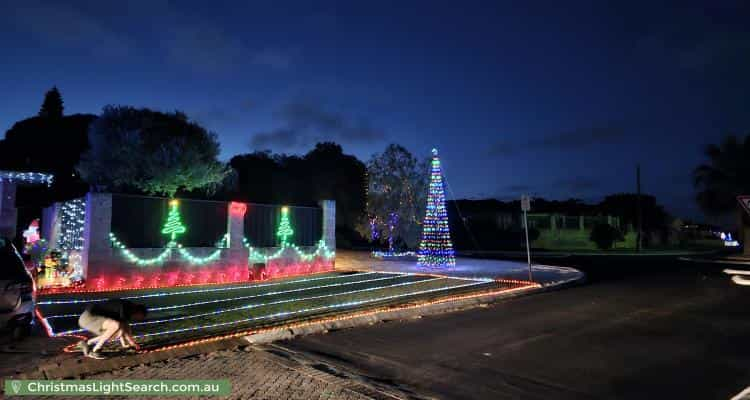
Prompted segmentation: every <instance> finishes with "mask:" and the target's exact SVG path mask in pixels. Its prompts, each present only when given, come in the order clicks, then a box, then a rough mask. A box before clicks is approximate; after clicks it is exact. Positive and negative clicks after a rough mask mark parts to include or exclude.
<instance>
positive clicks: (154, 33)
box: [0, 1, 750, 217]
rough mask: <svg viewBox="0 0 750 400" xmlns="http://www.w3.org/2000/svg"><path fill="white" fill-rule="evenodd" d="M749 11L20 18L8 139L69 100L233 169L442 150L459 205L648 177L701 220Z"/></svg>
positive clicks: (676, 207) (16, 18)
mask: <svg viewBox="0 0 750 400" xmlns="http://www.w3.org/2000/svg"><path fill="white" fill-rule="evenodd" d="M351 3H356V4H351ZM606 3H618V4H616V5H613V4H606ZM709 3H720V4H721V5H711V6H706V5H705V4H709ZM742 3H743V2H741V1H736V2H734V1H720V2H687V1H677V2H673V3H661V2H655V1H649V2H643V3H637V2H603V1H592V2H580V3H574V2H500V1H487V2H471V1H463V2H445V3H441V2H435V1H430V2H419V3H417V2H369V3H368V5H366V4H365V3H363V2H340V3H333V2H332V3H326V2H319V1H315V2H309V1H305V2H299V3H286V2H265V4H251V3H250V2H231V3H224V2H220V1H195V2H193V1H190V2H188V1H174V2H159V1H143V2H139V1H133V2H117V3H115V2H102V1H88V2H72V3H69V2H59V1H57V2H38V1H22V2H21V1H19V2H10V1H9V2H3V3H2V4H0V26H2V28H0V29H1V32H0V33H2V34H1V35H0V49H2V51H1V52H0V54H1V56H0V60H2V62H0V88H2V93H3V96H2V99H1V100H0V128H2V129H3V130H5V129H7V128H9V127H10V126H11V125H12V124H13V122H15V121H16V120H19V119H22V118H25V117H28V116H31V115H33V114H35V113H36V112H37V111H38V109H39V105H40V103H41V99H42V95H43V93H44V91H45V90H47V89H49V87H51V86H52V85H57V86H58V87H59V88H60V90H61V91H62V94H63V97H64V100H65V106H66V113H69V114H70V113H78V112H89V113H98V112H99V111H100V110H101V108H102V107H103V106H104V105H106V104H128V105H135V106H146V107H152V108H157V109H162V110H173V109H179V110H183V111H185V112H186V113H187V114H188V115H189V116H191V117H192V118H194V119H196V120H198V121H200V122H201V123H203V124H204V125H205V126H207V127H208V128H209V129H211V130H213V131H215V132H217V133H218V135H219V138H220V139H221V144H222V153H223V157H224V158H226V159H228V158H229V157H231V156H232V155H234V154H238V153H244V152H249V151H251V150H254V149H271V150H274V151H277V152H286V153H299V152H305V151H307V150H308V149H309V148H310V147H311V146H312V144H313V143H314V142H315V141H317V140H333V141H337V142H339V143H341V144H342V145H343V146H344V149H345V151H347V152H350V153H353V154H355V155H357V156H358V157H360V158H361V159H363V160H366V159H367V158H369V156H370V155H371V154H372V153H374V152H377V151H381V150H382V149H383V148H384V146H385V145H386V144H387V143H390V142H398V143H401V144H403V145H405V146H406V147H407V148H409V149H410V150H412V151H413V152H415V153H418V154H421V155H424V156H427V155H428V154H429V150H430V148H432V147H433V146H435V147H438V148H439V149H440V151H441V154H442V158H443V164H444V169H445V172H446V175H447V179H448V181H449V183H450V186H451V187H452V189H453V191H454V193H455V196H456V197H469V198H476V197H497V198H503V199H506V198H516V197H517V196H518V195H519V194H521V193H522V192H530V193H532V194H534V195H538V196H544V197H547V198H561V199H562V198H568V197H578V198H583V199H586V200H598V199H600V198H601V197H602V196H603V195H605V194H608V193H612V192H621V191H632V190H634V186H635V176H634V175H635V165H636V163H638V162H640V163H641V164H642V166H643V186H644V190H645V191H646V192H649V193H653V194H655V195H656V196H657V198H658V199H659V200H660V201H661V202H662V203H664V204H666V205H667V207H668V209H669V210H670V211H671V212H673V213H675V214H678V215H683V216H689V217H696V216H698V215H699V212H698V210H697V207H696V206H695V204H694V201H693V188H692V184H691V180H690V172H691V170H692V168H694V167H695V166H696V165H697V164H698V163H699V162H701V161H702V160H703V157H702V149H703V147H704V146H705V145H706V144H707V143H711V142H717V141H719V140H720V139H721V137H722V136H724V135H725V134H727V133H730V132H734V133H741V134H746V133H749V132H750V118H749V117H750V113H749V112H748V105H747V104H748V96H747V94H748V93H750V90H749V89H750V68H749V67H750V33H749V32H748V29H747V26H748V23H747V21H748V18H750V12H748V11H750V10H749V9H748V7H747V6H744V5H742ZM271 4H273V6H271ZM449 197H453V194H451V193H449Z"/></svg>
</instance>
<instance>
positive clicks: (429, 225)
mask: <svg viewBox="0 0 750 400" xmlns="http://www.w3.org/2000/svg"><path fill="white" fill-rule="evenodd" d="M417 265H418V266H420V267H423V268H427V269H442V268H448V267H453V266H455V265H456V255H455V252H454V251H453V244H452V243H451V235H450V227H449V226H448V213H447V211H446V209H445V188H444V185H443V172H442V170H441V168H440V158H438V152H437V149H432V163H431V173H430V186H429V191H428V193H427V210H426V212H425V217H424V223H423V224H422V240H421V242H420V243H419V251H418V252H417Z"/></svg>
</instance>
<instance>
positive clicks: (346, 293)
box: [47, 277, 487, 336]
mask: <svg viewBox="0 0 750 400" xmlns="http://www.w3.org/2000/svg"><path fill="white" fill-rule="evenodd" d="M391 279H393V277H391ZM445 279H448V278H442V277H436V278H430V279H423V280H418V281H410V282H402V283H397V284H392V285H385V286H376V287H371V288H364V289H357V290H351V291H347V292H341V293H329V294H324V295H318V296H309V297H300V298H293V299H282V300H276V301H271V302H267V303H257V304H245V305H242V306H238V307H232V308H224V309H218V310H214V311H209V312H206V313H201V314H193V315H185V316H180V317H172V318H164V319H160V320H154V321H143V322H135V323H133V324H131V326H142V325H154V324H164V323H171V322H176V321H183V320H186V319H191V318H200V317H206V316H212V315H219V314H224V313H228V312H233V311H241V310H248V309H252V308H259V307H267V306H273V305H278V304H284V303H291V302H296V301H308V300H317V299H324V298H327V297H337V296H346V295H350V294H356V293H364V292H371V291H374V290H382V289H392V288H397V287H403V286H409V285H416V284H420V283H426V282H434V281H438V280H445ZM481 283H487V282H486V281H482V282H474V283H471V284H468V285H476V284H481ZM463 286H466V285H458V286H451V287H447V288H448V289H455V288H459V287H463ZM228 301H229V300H228ZM341 304H347V303H341ZM163 309H165V308H162V309H157V308H149V311H157V310H163ZM167 309H172V308H167ZM271 315H273V314H271ZM76 316H77V315H76ZM55 317H57V318H59V316H51V317H47V320H49V319H52V318H55ZM266 317H267V316H260V317H258V318H259V319H263V318H266ZM83 331H84V329H71V330H68V331H63V332H58V333H56V334H54V335H55V336H64V335H69V334H73V333H80V332H83Z"/></svg>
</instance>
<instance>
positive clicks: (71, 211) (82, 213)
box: [57, 199, 86, 250]
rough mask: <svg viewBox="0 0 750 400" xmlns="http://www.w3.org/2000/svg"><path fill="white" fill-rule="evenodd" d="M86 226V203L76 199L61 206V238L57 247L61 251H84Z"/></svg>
mask: <svg viewBox="0 0 750 400" xmlns="http://www.w3.org/2000/svg"><path fill="white" fill-rule="evenodd" d="M85 224H86V201H85V200H83V199H74V200H70V201H66V202H64V203H62V204H61V205H60V238H59V240H58V245H57V247H58V248H59V249H61V250H83V245H84V237H83V228H84V226H85Z"/></svg>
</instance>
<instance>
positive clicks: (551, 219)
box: [549, 214, 557, 231]
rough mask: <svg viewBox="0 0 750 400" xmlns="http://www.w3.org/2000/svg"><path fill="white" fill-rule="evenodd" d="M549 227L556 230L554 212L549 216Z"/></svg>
mask: <svg viewBox="0 0 750 400" xmlns="http://www.w3.org/2000/svg"><path fill="white" fill-rule="evenodd" d="M549 228H550V229H551V230H552V231H555V230H557V221H556V219H555V214H552V215H550V216H549Z"/></svg>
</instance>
